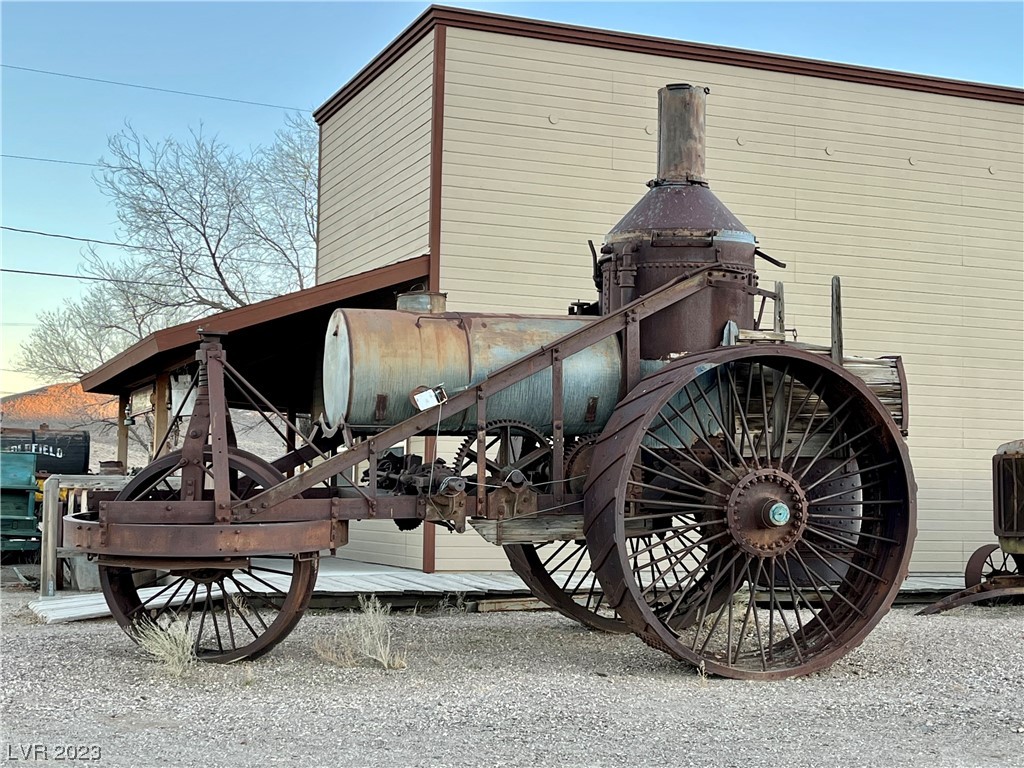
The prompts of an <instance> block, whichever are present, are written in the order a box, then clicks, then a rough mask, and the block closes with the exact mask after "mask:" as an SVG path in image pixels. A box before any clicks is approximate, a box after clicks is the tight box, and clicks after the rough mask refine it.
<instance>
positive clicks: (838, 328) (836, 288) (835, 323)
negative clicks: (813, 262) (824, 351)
mask: <svg viewBox="0 0 1024 768" xmlns="http://www.w3.org/2000/svg"><path fill="white" fill-rule="evenodd" d="M832 362H833V363H835V364H836V365H842V364H843V297H842V286H841V285H840V284H839V275H835V276H833V278H832Z"/></svg>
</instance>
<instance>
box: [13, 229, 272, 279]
mask: <svg viewBox="0 0 1024 768" xmlns="http://www.w3.org/2000/svg"><path fill="white" fill-rule="evenodd" d="M0 229H4V230H7V231H8V232H19V233H21V234H23V235H38V236H39V237H53V238H56V239H58V240H72V241H74V242H76V243H92V244H94V245H109V246H112V247H114V248H125V249H127V250H136V251H150V252H152V253H170V254H173V255H175V256H213V254H209V253H202V252H182V251H177V250H175V249H173V248H159V247H157V246H154V245H130V244H129V243H117V242H114V241H113V240H96V239H94V238H91V237H75V236H74V235H62V234H59V233H56V232H40V231H39V230H38V229H21V228H19V227H8V226H6V225H5V226H0ZM226 260H228V261H237V262H239V263H241V264H262V265H263V266H267V267H270V266H274V265H275V262H272V261H264V260H263V259H247V258H245V257H244V256H228V257H227V258H226ZM266 295H268V296H276V295H277V294H276V293H275V294H266Z"/></svg>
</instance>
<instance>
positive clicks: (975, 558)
mask: <svg viewBox="0 0 1024 768" xmlns="http://www.w3.org/2000/svg"><path fill="white" fill-rule="evenodd" d="M1022 566H1024V555H1012V554H1010V553H1009V552H1005V551H1003V549H1001V548H1000V546H999V545H998V544H986V545H985V546H983V547H980V548H978V549H976V550H975V551H974V554H973V555H971V557H970V559H969V560H968V561H967V567H966V568H964V586H967V587H974V586H977V585H978V584H981V583H982V582H986V581H992V580H993V579H996V578H999V577H1003V576H1019V577H1021V578H1022V579H1024V567H1022Z"/></svg>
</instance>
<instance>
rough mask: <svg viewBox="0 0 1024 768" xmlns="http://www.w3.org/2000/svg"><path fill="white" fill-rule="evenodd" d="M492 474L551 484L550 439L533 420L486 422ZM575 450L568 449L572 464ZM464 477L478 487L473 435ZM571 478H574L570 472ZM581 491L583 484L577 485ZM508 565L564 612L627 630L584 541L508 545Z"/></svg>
mask: <svg viewBox="0 0 1024 768" xmlns="http://www.w3.org/2000/svg"><path fill="white" fill-rule="evenodd" d="M486 445H487V457H486V460H487V468H488V476H489V477H491V478H492V480H493V482H494V483H495V484H496V485H497V484H499V483H500V477H501V475H502V473H503V472H506V473H507V471H508V470H509V469H519V470H520V471H522V472H523V473H524V475H526V477H527V479H528V480H529V481H530V483H531V485H532V486H533V489H534V490H536V491H538V492H540V493H544V492H547V491H548V488H549V487H550V486H549V485H548V481H550V479H551V476H552V473H551V461H552V451H551V441H550V439H549V438H548V437H546V436H545V435H542V434H541V433H540V432H539V431H538V430H536V429H534V428H533V427H531V426H530V425H529V424H525V423H523V422H517V421H495V422H492V423H490V424H488V425H487V441H486ZM574 453H577V452H575V451H570V452H567V464H569V465H570V466H573V465H575V464H578V462H575V463H574V462H573V461H572V459H573V457H574ZM455 469H456V472H457V473H458V474H459V475H462V476H463V477H466V478H467V482H468V483H469V484H470V486H473V485H474V482H475V481H474V478H475V476H476V470H477V440H476V437H469V438H467V439H466V441H465V442H464V443H463V444H462V447H461V448H460V449H459V451H458V453H457V454H456V457H455ZM568 477H572V476H571V475H568ZM576 492H579V488H577V489H576ZM502 548H503V549H504V550H505V556H506V557H508V562H509V565H510V566H511V567H512V570H513V571H514V572H515V574H516V575H517V576H519V578H521V579H522V580H523V582H524V583H525V584H526V586H527V587H529V589H530V592H531V593H532V594H533V596H534V597H536V598H537V599H538V600H540V601H541V602H543V603H544V604H546V605H548V606H550V607H551V608H554V609H555V610H556V611H558V612H559V613H561V614H562V615H563V616H567V617H568V618H570V619H574V620H575V621H578V622H580V623H581V624H583V625H585V626H588V627H590V628H592V629H598V630H601V631H603V632H627V631H629V630H628V628H627V627H626V625H625V624H623V623H622V621H620V620H619V619H618V617H616V616H615V614H614V612H613V611H611V610H609V609H608V606H607V604H606V602H605V599H604V592H603V591H602V590H601V584H600V583H599V582H598V580H597V577H596V576H595V575H594V571H593V569H592V568H591V565H590V557H589V555H588V553H587V543H586V541H585V540H584V539H582V538H581V539H576V540H570V541H552V542H546V543H537V544H506V545H504V546H503V547H502Z"/></svg>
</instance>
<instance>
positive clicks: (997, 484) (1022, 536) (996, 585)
mask: <svg viewBox="0 0 1024 768" xmlns="http://www.w3.org/2000/svg"><path fill="white" fill-rule="evenodd" d="M992 530H993V532H994V533H995V535H996V537H997V538H998V539H999V543H998V544H986V545H984V546H983V547H979V548H978V549H976V550H975V551H974V554H972V555H971V557H970V558H969V559H968V561H967V566H966V567H965V568H964V584H965V588H964V589H963V590H961V591H960V592H957V593H955V594H952V595H949V596H947V597H944V598H943V599H941V600H939V601H937V602H935V603H933V604H932V605H929V606H928V607H927V608H925V609H924V610H922V611H919V612H918V615H919V616H927V615H930V614H934V613H942V612H943V611H948V610H950V609H951V608H957V607H959V606H961V605H970V604H971V603H982V604H984V605H996V604H1001V603H1005V602H1011V603H1014V604H1017V603H1021V604H1024V440H1014V441H1012V442H1009V443H1004V444H1002V445H1000V446H999V448H998V449H997V450H996V453H995V455H994V456H993V457H992Z"/></svg>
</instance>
